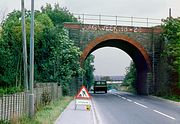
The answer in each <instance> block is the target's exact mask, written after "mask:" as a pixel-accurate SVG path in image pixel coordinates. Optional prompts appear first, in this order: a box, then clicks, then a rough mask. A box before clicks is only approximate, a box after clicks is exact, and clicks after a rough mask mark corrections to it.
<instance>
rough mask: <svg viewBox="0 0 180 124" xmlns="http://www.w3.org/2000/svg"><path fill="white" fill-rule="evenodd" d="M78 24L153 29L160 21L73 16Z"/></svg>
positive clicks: (124, 17)
mask: <svg viewBox="0 0 180 124" xmlns="http://www.w3.org/2000/svg"><path fill="white" fill-rule="evenodd" d="M73 15H74V16H75V17H76V18H77V19H78V21H79V22H81V23H83V24H98V25H115V26H135V27H153V26H159V25H161V24H162V21H161V19H153V18H141V17H126V16H111V15H93V14H73Z"/></svg>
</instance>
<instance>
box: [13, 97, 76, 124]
mask: <svg viewBox="0 0 180 124" xmlns="http://www.w3.org/2000/svg"><path fill="white" fill-rule="evenodd" d="M72 99H73V98H72V97H61V98H60V99H59V100H57V101H54V102H51V103H50V105H47V106H45V107H43V108H42V109H41V110H39V111H37V112H36V115H35V118H34V119H29V118H28V117H26V116H24V117H21V118H19V119H12V120H11V121H10V124H54V122H55V120H56V119H57V118H58V116H59V115H60V114H61V113H62V112H63V111H64V109H65V108H66V107H67V105H68V104H69V103H70V102H71V101H72Z"/></svg>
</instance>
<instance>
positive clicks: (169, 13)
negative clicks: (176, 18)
mask: <svg viewBox="0 0 180 124" xmlns="http://www.w3.org/2000/svg"><path fill="white" fill-rule="evenodd" d="M171 17H172V15H171V8H169V18H171Z"/></svg>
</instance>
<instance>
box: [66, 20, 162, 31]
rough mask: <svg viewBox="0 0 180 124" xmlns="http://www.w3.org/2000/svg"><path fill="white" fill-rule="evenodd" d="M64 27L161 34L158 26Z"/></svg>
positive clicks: (82, 25) (80, 25) (94, 25)
mask: <svg viewBox="0 0 180 124" xmlns="http://www.w3.org/2000/svg"><path fill="white" fill-rule="evenodd" d="M64 27H65V28H68V29H78V30H93V31H110V32H135V33H136V32H138V33H151V32H153V33H161V32H162V28H161V27H160V26H155V27H134V26H116V25H97V24H81V23H70V22H67V23H64Z"/></svg>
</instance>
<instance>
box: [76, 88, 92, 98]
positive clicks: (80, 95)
mask: <svg viewBox="0 0 180 124" xmlns="http://www.w3.org/2000/svg"><path fill="white" fill-rule="evenodd" d="M75 98H76V99H91V96H90V94H89V93H88V90H87V89H86V87H85V86H82V87H81V89H80V90H79V92H78V94H77V95H76V97H75Z"/></svg>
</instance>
